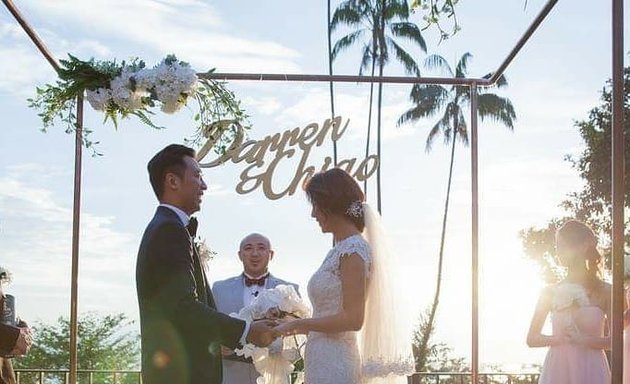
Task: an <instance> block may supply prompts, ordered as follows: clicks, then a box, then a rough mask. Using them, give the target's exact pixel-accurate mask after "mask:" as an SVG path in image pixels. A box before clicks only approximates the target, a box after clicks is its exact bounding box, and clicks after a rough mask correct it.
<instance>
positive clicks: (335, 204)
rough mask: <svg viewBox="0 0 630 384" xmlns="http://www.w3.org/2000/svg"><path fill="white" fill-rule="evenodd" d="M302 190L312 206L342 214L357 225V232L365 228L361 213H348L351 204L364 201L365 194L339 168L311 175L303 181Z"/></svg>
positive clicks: (327, 211)
mask: <svg viewBox="0 0 630 384" xmlns="http://www.w3.org/2000/svg"><path fill="white" fill-rule="evenodd" d="M304 191H305V192H306V195H307V196H308V199H309V201H310V202H311V204H313V206H315V207H317V208H319V209H320V210H322V211H323V212H326V213H332V214H335V215H340V216H344V217H345V218H347V219H348V220H350V221H352V223H353V224H354V225H355V226H356V227H357V229H358V230H359V232H363V228H365V219H364V216H363V213H362V212H361V213H360V214H358V215H350V214H348V209H349V208H350V207H351V205H353V204H361V203H363V201H365V195H364V194H363V191H362V190H361V187H359V184H358V183H357V182H356V181H355V180H354V179H353V178H352V176H350V175H349V174H348V172H346V171H344V170H343V169H340V168H333V169H329V170H328V171H324V172H319V173H316V174H315V175H313V177H311V178H310V179H308V180H307V181H306V182H305V183H304Z"/></svg>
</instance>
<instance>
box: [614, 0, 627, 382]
mask: <svg viewBox="0 0 630 384" xmlns="http://www.w3.org/2000/svg"><path fill="white" fill-rule="evenodd" d="M612 13H613V14H612V33H613V36H612V71H613V73H612V79H613V102H612V107H613V115H612V135H611V138H612V159H611V162H612V209H613V216H612V259H613V263H612V265H613V289H612V365H611V368H612V372H611V373H612V382H613V383H615V384H616V383H621V382H622V380H623V310H624V294H623V277H624V265H623V264H624V217H623V216H624V214H623V213H624V212H623V210H624V132H623V128H624V127H623V126H624V121H623V109H624V105H623V103H624V74H623V72H624V68H623V0H613V2H612Z"/></svg>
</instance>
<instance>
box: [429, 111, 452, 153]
mask: <svg viewBox="0 0 630 384" xmlns="http://www.w3.org/2000/svg"><path fill="white" fill-rule="evenodd" d="M450 121H451V118H450V114H449V111H448V108H447V111H445V112H444V115H442V117H441V118H440V120H438V121H437V123H435V125H434V126H433V128H431V130H430V131H429V135H428V136H427V141H426V143H425V151H427V152H430V151H431V149H432V147H433V142H434V141H435V139H436V138H437V137H438V135H439V134H440V132H441V133H442V134H443V135H444V141H445V142H447V143H448V142H449V141H450V136H451V135H450V130H451V125H450Z"/></svg>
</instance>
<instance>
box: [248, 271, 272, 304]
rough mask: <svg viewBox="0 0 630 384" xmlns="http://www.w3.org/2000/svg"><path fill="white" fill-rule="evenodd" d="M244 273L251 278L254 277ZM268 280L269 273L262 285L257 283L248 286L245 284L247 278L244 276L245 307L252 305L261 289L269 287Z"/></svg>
mask: <svg viewBox="0 0 630 384" xmlns="http://www.w3.org/2000/svg"><path fill="white" fill-rule="evenodd" d="M244 275H245V276H247V277H249V278H250V279H253V277H251V276H249V275H247V274H244ZM261 277H262V276H261ZM268 282H269V275H267V278H266V279H265V285H263V286H262V287H261V286H260V285H256V284H254V285H252V286H250V287H248V286H247V285H245V278H244V277H243V286H244V287H245V289H243V305H244V306H245V307H247V306H248V305H250V304H251V303H252V301H254V299H255V298H256V297H257V296H258V294H259V293H260V292H261V291H263V290H265V289H267V284H268Z"/></svg>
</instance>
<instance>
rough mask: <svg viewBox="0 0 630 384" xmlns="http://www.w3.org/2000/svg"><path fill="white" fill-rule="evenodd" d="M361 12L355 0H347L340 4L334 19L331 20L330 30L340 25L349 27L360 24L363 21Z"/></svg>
mask: <svg viewBox="0 0 630 384" xmlns="http://www.w3.org/2000/svg"><path fill="white" fill-rule="evenodd" d="M361 18H362V15H361V12H360V11H359V9H358V8H357V6H356V2H355V1H354V0H347V1H344V2H343V3H341V4H339V6H338V7H337V9H335V13H333V17H332V20H330V31H331V32H332V31H334V30H335V29H337V27H338V26H339V25H347V26H349V27H352V26H355V25H358V24H360V23H361Z"/></svg>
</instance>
